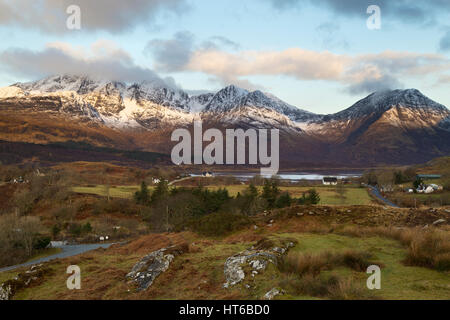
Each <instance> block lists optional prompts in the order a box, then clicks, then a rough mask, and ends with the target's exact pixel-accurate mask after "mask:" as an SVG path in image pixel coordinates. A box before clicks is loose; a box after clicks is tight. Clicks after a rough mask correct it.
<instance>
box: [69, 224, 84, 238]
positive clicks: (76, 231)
mask: <svg viewBox="0 0 450 320" xmlns="http://www.w3.org/2000/svg"><path fill="white" fill-rule="evenodd" d="M81 232H82V228H81V225H80V224H78V223H72V224H71V225H70V226H69V233H70V234H72V235H73V236H75V237H79V236H80V235H81Z"/></svg>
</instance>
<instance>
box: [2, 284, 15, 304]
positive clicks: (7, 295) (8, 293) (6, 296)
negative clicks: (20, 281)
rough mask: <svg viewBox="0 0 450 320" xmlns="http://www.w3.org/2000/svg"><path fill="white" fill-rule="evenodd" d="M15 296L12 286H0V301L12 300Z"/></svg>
mask: <svg viewBox="0 0 450 320" xmlns="http://www.w3.org/2000/svg"><path fill="white" fill-rule="evenodd" d="M12 296H13V293H12V287H11V285H5V284H2V285H1V286H0V301H5V300H10V299H11V298H12Z"/></svg>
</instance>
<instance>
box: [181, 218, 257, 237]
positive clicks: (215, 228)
mask: <svg viewBox="0 0 450 320" xmlns="http://www.w3.org/2000/svg"><path fill="white" fill-rule="evenodd" d="M250 222H251V221H250V219H249V218H248V217H245V216H242V215H236V214H229V213H213V214H209V215H206V216H203V217H201V218H197V219H194V220H192V222H191V223H190V227H191V228H192V230H194V231H195V232H197V233H199V234H201V235H205V236H223V235H226V234H229V233H231V232H233V231H237V230H240V229H242V228H244V227H246V226H248V225H250Z"/></svg>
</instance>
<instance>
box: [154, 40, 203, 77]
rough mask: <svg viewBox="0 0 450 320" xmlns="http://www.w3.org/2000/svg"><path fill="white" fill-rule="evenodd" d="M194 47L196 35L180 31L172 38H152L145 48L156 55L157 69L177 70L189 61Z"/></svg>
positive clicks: (165, 70)
mask: <svg viewBox="0 0 450 320" xmlns="http://www.w3.org/2000/svg"><path fill="white" fill-rule="evenodd" d="M193 47H194V35H193V34H192V33H190V32H178V33H176V34H175V35H174V37H173V38H172V39H167V40H163V39H156V40H151V41H150V42H148V43H147V46H146V48H145V50H146V52H150V53H151V54H152V56H153V57H154V60H155V69H156V70H159V71H164V72H176V71H179V70H182V69H183V68H184V67H185V65H186V64H187V63H188V62H189V60H190V58H191V55H192V52H193Z"/></svg>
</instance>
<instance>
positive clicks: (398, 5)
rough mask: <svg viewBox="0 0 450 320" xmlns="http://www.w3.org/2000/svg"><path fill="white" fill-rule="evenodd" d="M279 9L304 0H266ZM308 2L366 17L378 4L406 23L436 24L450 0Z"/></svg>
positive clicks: (449, 5)
mask: <svg viewBox="0 0 450 320" xmlns="http://www.w3.org/2000/svg"><path fill="white" fill-rule="evenodd" d="M266 1H268V2H270V3H271V4H272V6H273V7H275V8H276V9H279V10H284V9H292V8H296V7H299V6H301V5H304V4H305V1H304V0H303V1H302V0H266ZM307 2H309V3H311V4H313V5H315V6H319V7H321V8H326V9H328V10H331V11H332V12H334V13H336V14H338V15H343V16H358V17H362V18H365V17H366V10H367V8H368V7H369V6H370V5H378V6H379V7H380V9H381V12H382V14H383V15H386V16H388V17H389V18H391V19H395V20H399V21H402V22H406V23H419V24H434V23H436V21H437V20H436V16H437V15H438V14H440V13H442V12H448V10H449V9H450V1H448V0H428V1H416V0H376V1H374V0H308V1H307Z"/></svg>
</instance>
